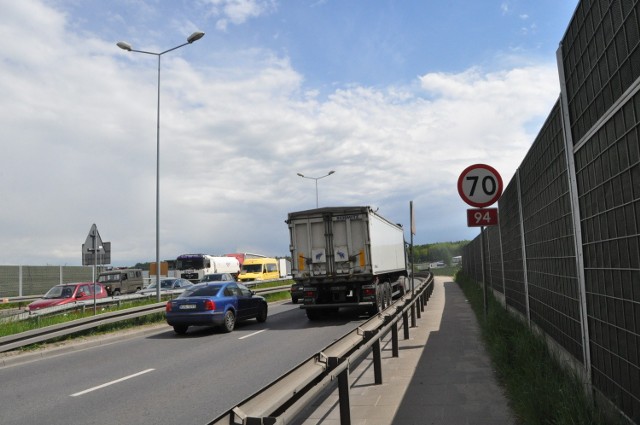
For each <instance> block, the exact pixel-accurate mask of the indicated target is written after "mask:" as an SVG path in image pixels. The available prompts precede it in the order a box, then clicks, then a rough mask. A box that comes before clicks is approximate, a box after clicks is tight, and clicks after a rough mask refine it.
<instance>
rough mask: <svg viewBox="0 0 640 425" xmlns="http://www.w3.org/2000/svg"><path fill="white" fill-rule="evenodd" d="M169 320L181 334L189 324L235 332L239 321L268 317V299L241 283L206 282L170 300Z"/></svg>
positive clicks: (167, 307) (167, 308) (167, 315)
mask: <svg viewBox="0 0 640 425" xmlns="http://www.w3.org/2000/svg"><path fill="white" fill-rule="evenodd" d="M165 311H166V318H167V323H168V324H169V325H170V326H173V330H174V331H175V332H176V333H177V334H180V335H184V334H185V333H187V329H188V328H189V326H217V327H220V328H222V330H223V331H225V332H231V331H232V330H233V328H234V327H235V325H236V322H239V321H241V320H247V319H253V318H255V319H256V320H257V321H258V322H264V321H266V320H267V301H266V300H265V299H264V298H263V297H261V296H259V295H256V294H255V292H253V291H250V290H249V289H248V288H247V287H246V286H244V285H242V284H241V283H237V282H205V283H199V284H197V285H193V286H191V287H189V288H187V289H186V290H185V291H184V292H183V293H182V294H180V296H179V297H178V298H176V299H174V300H171V301H169V302H168V303H167V306H166V309H165Z"/></svg>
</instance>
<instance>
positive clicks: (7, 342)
mask: <svg viewBox="0 0 640 425" xmlns="http://www.w3.org/2000/svg"><path fill="white" fill-rule="evenodd" d="M290 287H291V285H283V286H277V287H273V288H267V289H257V290H254V292H255V293H256V294H270V293H275V292H282V291H286V290H288V289H289V288H290ZM130 297H133V296H130ZM139 297H146V296H145V295H142V296H138V298H139ZM119 301H121V300H120V299H116V300H110V301H108V302H111V303H113V302H119ZM90 303H91V304H90V305H93V301H91V302H90ZM166 304H167V303H166V302H164V301H163V302H159V303H154V304H149V305H145V306H142V307H134V308H128V309H124V310H118V311H114V312H110V313H101V314H99V315H95V316H91V317H87V318H83V319H78V320H71V321H69V322H65V323H60V324H57V325H52V326H46V327H43V328H39V329H34V330H31V331H27V332H21V333H19V334H15V335H7V336H4V337H0V353H1V352H4V351H9V350H14V349H16V348H20V347H24V346H26V345H31V344H35V343H38V342H43V341H46V340H49V339H53V338H58V337H61V336H66V335H71V334H74V333H76V332H81V331H85V330H88V329H92V328H95V327H98V326H102V325H107V324H111V323H116V322H121V321H124V320H130V319H135V318H137V317H141V316H146V315H148V314H154V313H161V312H163V311H164V309H165V306H166ZM87 306H88V304H87V305H85V307H87ZM59 307H65V306H59ZM54 308H55V307H54ZM74 308H78V306H74Z"/></svg>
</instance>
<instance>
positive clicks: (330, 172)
mask: <svg viewBox="0 0 640 425" xmlns="http://www.w3.org/2000/svg"><path fill="white" fill-rule="evenodd" d="M333 173H335V171H333V170H331V171H329V173H328V174H325V175H324V176H320V177H308V176H305V175H304V174H302V173H297V174H298V175H299V176H300V177H302V178H303V179H311V180H315V181H316V208H318V180H320V179H323V178H325V177H329V176H330V175H331V174H333Z"/></svg>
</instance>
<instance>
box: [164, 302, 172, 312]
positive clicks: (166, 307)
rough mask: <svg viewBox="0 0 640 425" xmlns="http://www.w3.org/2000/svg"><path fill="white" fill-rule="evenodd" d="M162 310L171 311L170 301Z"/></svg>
mask: <svg viewBox="0 0 640 425" xmlns="http://www.w3.org/2000/svg"><path fill="white" fill-rule="evenodd" d="M164 311H171V302H168V303H167V305H166V306H165V308H164Z"/></svg>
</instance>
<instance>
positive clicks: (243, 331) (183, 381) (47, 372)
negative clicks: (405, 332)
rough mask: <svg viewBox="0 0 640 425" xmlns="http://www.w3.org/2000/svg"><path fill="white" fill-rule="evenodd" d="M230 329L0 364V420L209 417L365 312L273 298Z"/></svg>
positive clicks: (167, 330) (164, 334)
mask: <svg viewBox="0 0 640 425" xmlns="http://www.w3.org/2000/svg"><path fill="white" fill-rule="evenodd" d="M269 307H270V313H269V317H268V319H267V321H266V322H265V323H257V322H256V321H255V320H250V321H247V322H245V323H240V324H238V325H237V327H236V329H235V330H234V331H233V332H232V333H230V334H223V333H220V332H218V331H215V330H212V329H209V328H190V329H189V333H188V334H187V335H185V336H178V335H175V334H174V332H173V329H172V328H171V327H169V326H166V327H165V326H161V327H159V328H158V330H157V331H154V332H151V333H146V334H144V335H138V336H134V337H131V338H127V339H124V340H116V341H114V342H111V343H108V344H104V345H99V346H92V347H88V348H86V349H82V350H77V351H72V352H65V353H63V354H59V355H53V356H43V357H42V358H40V359H39V360H36V361H31V362H28V363H23V364H15V365H9V366H6V367H2V368H0V424H2V425H14V424H16V425H17V424H20V425H23V424H37V423H45V424H48V425H63V424H64V425H73V424H100V425H102V424H106V423H112V424H176V423H189V424H205V423H207V422H208V421H210V420H212V419H214V418H215V417H217V416H218V415H220V414H221V413H224V412H225V411H226V410H227V409H229V408H231V407H233V406H234V405H235V404H237V403H239V402H240V401H242V400H243V399H245V398H247V397H248V396H249V395H251V394H253V393H254V392H256V391H257V390H259V389H260V388H262V387H264V386H265V385H266V384H268V383H269V382H272V381H273V380H275V379H276V378H277V377H279V376H281V375H282V374H284V373H285V372H286V371H288V370H290V369H292V368H293V367H295V366H297V365H298V364H299V363H301V362H303V361H304V360H306V359H308V358H309V357H310V356H312V355H313V354H315V353H317V352H318V351H320V350H321V349H322V348H324V347H325V346H327V345H328V344H330V343H331V342H333V341H334V340H336V339H338V338H340V337H341V336H342V335H344V334H345V333H347V332H348V331H350V330H352V329H353V328H355V327H356V326H357V325H358V324H360V323H361V322H362V321H364V320H365V319H366V318H365V317H359V316H358V315H357V314H354V313H353V312H346V313H341V314H340V316H339V317H338V318H336V319H330V320H329V319H326V320H322V321H317V322H315V321H314V322H310V321H308V320H307V318H306V315H305V313H304V311H303V310H300V309H299V308H298V306H296V305H293V304H290V303H284V304H276V305H273V304H272V305H270V306H269Z"/></svg>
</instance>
